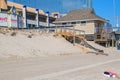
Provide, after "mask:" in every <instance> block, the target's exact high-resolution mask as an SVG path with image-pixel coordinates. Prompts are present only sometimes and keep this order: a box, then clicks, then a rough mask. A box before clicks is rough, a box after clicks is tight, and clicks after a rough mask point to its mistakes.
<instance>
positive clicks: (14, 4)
mask: <svg viewBox="0 0 120 80" xmlns="http://www.w3.org/2000/svg"><path fill="white" fill-rule="evenodd" d="M7 6H9V7H12V6H15V7H16V9H17V10H18V11H22V9H23V5H21V4H17V3H14V2H7ZM27 11H28V12H32V13H35V11H36V9H35V8H31V7H27ZM39 13H40V14H42V15H45V13H44V11H43V10H39Z"/></svg>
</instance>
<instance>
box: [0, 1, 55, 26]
mask: <svg viewBox="0 0 120 80" xmlns="http://www.w3.org/2000/svg"><path fill="white" fill-rule="evenodd" d="M14 15H16V17H14ZM0 18H1V19H0V26H4V27H8V26H9V27H14V28H43V27H50V26H55V25H54V24H52V22H53V21H55V18H54V17H52V16H51V15H50V14H48V13H47V12H44V11H43V10H40V9H35V8H32V7H28V6H26V5H22V4H18V3H14V2H9V1H7V0H0ZM15 21H16V22H15ZM3 23H4V24H3ZM7 23H8V24H7ZM12 24H15V25H16V26H14V25H13V26H12ZM19 25H20V26H19Z"/></svg>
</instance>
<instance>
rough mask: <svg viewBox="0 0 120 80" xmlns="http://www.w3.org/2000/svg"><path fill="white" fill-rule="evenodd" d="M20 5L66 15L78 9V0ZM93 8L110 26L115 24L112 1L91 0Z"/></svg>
mask: <svg viewBox="0 0 120 80" xmlns="http://www.w3.org/2000/svg"><path fill="white" fill-rule="evenodd" d="M9 1H14V0H9ZM16 1H20V0H16ZM115 2H116V5H115V7H116V9H115V15H116V16H118V17H119V23H120V0H115ZM22 3H23V4H26V5H29V6H31V7H35V8H38V9H43V10H44V11H45V12H46V11H50V12H54V11H58V12H60V13H68V12H69V11H70V10H74V9H80V0H22ZM93 8H94V10H95V12H96V14H98V15H99V16H101V17H103V18H106V19H107V20H110V23H111V24H112V25H114V24H115V16H114V8H113V0H93Z"/></svg>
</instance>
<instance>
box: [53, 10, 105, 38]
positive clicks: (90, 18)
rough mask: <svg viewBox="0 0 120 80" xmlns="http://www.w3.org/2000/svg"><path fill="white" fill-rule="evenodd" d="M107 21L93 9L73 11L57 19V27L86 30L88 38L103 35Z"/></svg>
mask: <svg viewBox="0 0 120 80" xmlns="http://www.w3.org/2000/svg"><path fill="white" fill-rule="evenodd" d="M106 22H107V20H106V19H104V18H102V17H99V16H98V15H96V14H95V12H94V10H93V9H92V8H89V9H83V10H72V11H70V12H69V13H68V14H67V15H66V16H64V17H63V18H59V19H57V20H56V21H55V22H54V23H55V24H56V25H62V26H67V25H74V27H75V29H79V30H84V31H85V34H86V36H87V35H90V36H94V34H95V33H101V30H102V28H103V26H104V24H105V23H106Z"/></svg>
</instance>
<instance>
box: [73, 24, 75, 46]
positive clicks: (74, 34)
mask: <svg viewBox="0 0 120 80" xmlns="http://www.w3.org/2000/svg"><path fill="white" fill-rule="evenodd" d="M73 46H75V26H73Z"/></svg>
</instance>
